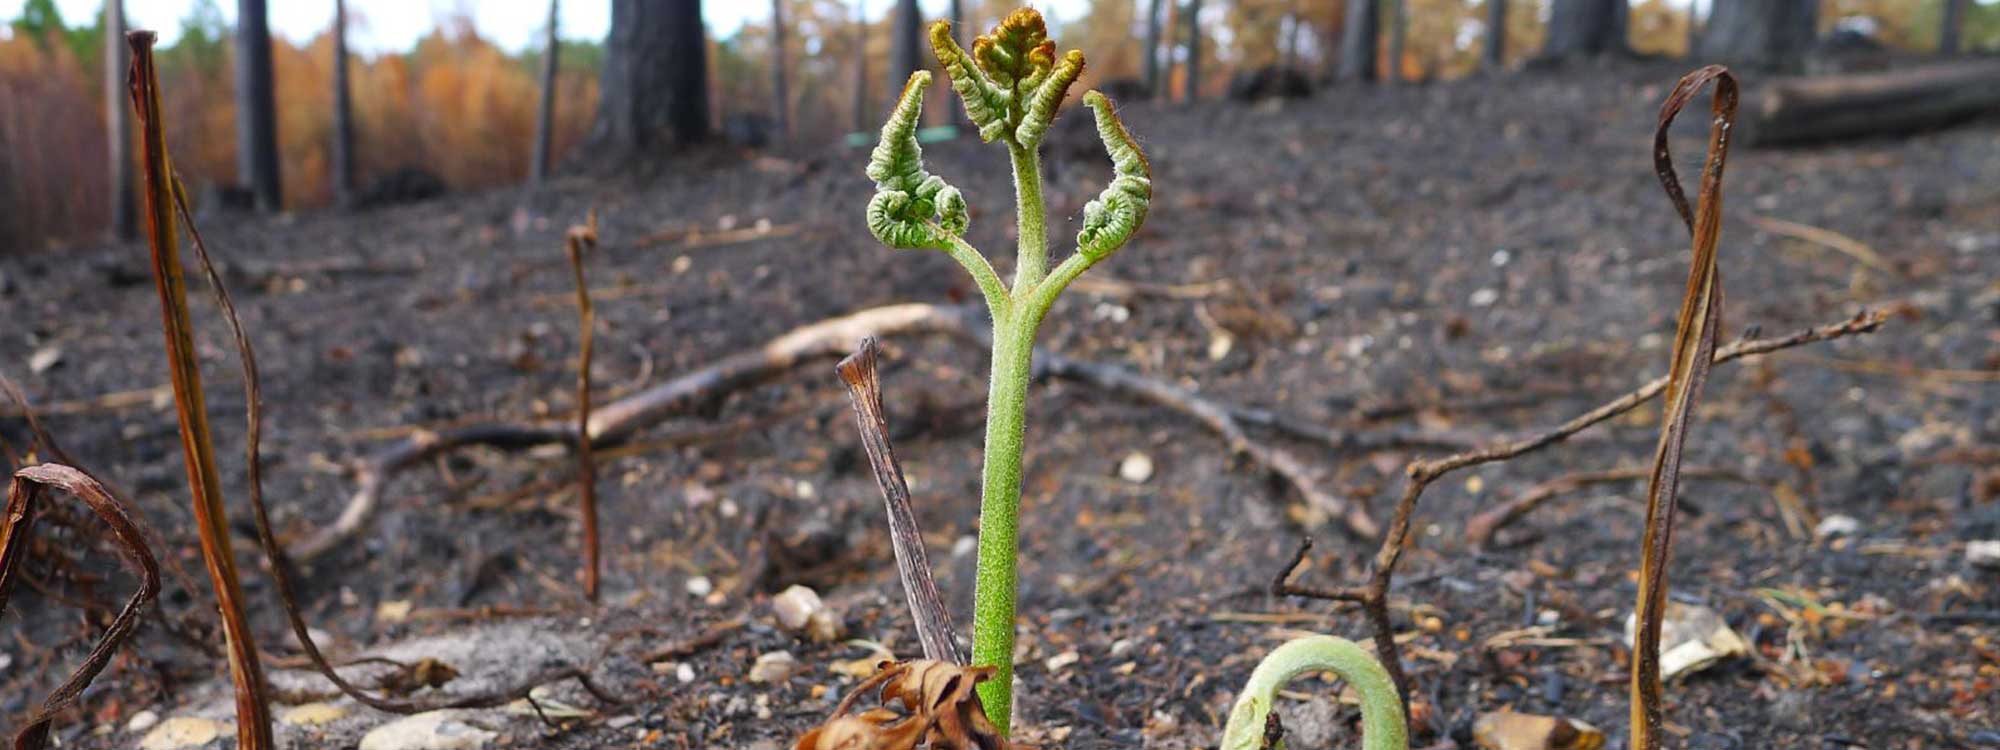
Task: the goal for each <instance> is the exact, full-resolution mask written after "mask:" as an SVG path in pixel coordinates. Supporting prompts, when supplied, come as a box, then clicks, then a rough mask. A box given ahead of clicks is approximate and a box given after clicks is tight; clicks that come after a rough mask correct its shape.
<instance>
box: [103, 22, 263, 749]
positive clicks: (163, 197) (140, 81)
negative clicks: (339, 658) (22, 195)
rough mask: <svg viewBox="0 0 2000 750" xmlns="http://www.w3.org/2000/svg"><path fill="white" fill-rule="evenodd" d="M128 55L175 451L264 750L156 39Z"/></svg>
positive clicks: (241, 705)
mask: <svg viewBox="0 0 2000 750" xmlns="http://www.w3.org/2000/svg"><path fill="white" fill-rule="evenodd" d="M126 39H127V43H128V44H129V45H130V46H131V49H132V67H131V71H132V72H131V76H130V84H131V89H132V106H133V108H134V109H135V110H137V111H138V114H139V121H140V124H141V129H142V134H143V135H142V139H141V154H142V156H141V164H142V166H143V170H144V174H145V193H146V230H147V239H148V241H149V243H150V244H151V246H152V251H153V281H154V286H155V287H156V288H157V289H158V290H159V293H160V322H161V325H162V327H163V328H164V330H165V334H166V346H167V365H168V370H169V371H170V372H171V374H172V376H173V387H174V405H175V408H176V410H177V411H178V413H179V417H180V439H181V452H182V455H183V458H184V462H185V463H186V465H187V477H188V489H189V492H190V494H191V495H192V500H193V503H194V516H195V525H196V527H197V529H198V530H199V533H200V537H201V552H202V560H203V562H204V563H205V564H206V565H207V568H208V577H209V581H210V582H211V583H212V584H213V585H214V588H215V599H216V607H217V609H219V610H220V611H221V613H222V629H223V635H224V637H225V638H226V639H227V647H228V648H227V650H228V654H229V674H230V679H231V680H232V681H233V682H234V684H235V689H236V733H237V747H239V748H242V750H267V748H270V747H272V743H271V712H270V706H269V705H268V703H267V701H266V699H265V695H264V674H263V669H262V668H261V667H260V666H259V665H258V663H257V644H256V642H255V641H254V639H253V637H252V636H251V634H250V623H249V618H248V616H247V613H246V612H245V610H244V606H243V590H242V587H241V586H240V585H238V583H237V575H236V558H235V555H234V554H233V553H232V552H231V551H230V546H229V520H228V517H227V514H226V511H225V509H224V506H223V502H222V488H221V480H220V478H219V477H218V475H217V473H216V469H215V442H214V440H213V438H212V437H211V436H210V434H209V429H208V409H207V406H206V404H205V403H204V399H203V395H202V389H201V367H200V362H199V360H198V358H197V356H198V355H197V354H196V353H195V348H194V323H193V321H192V319H191V318H190V316H189V315H188V306H187V284H186V279H185V278H184V276H183V275H182V272H181V259H180V237H179V235H178V233H177V232H176V231H175V226H174V188H173V164H172V161H171V160H170V158H169V157H168V155H167V137H166V128H165V123H162V122H161V121H160V118H161V112H162V110H161V106H160V89H159V78H158V76H157V75H156V73H155V71H154V68H153V41H154V35H153V33H152V32H148V31H136V32H133V33H131V34H127V35H126Z"/></svg>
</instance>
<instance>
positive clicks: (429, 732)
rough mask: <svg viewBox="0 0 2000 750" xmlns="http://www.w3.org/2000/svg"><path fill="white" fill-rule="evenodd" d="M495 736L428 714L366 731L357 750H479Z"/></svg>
mask: <svg viewBox="0 0 2000 750" xmlns="http://www.w3.org/2000/svg"><path fill="white" fill-rule="evenodd" d="M498 736H500V735H499V734H497V733H494V732H488V731H486V730H484V729H480V728H478V727H475V726H472V725H470V724H466V723H465V722H462V721H459V720H457V719H454V718H452V716H451V714H450V712H446V711H432V712H430V713H422V714H417V715H415V716H406V717H403V718H401V719H397V720H395V721H392V722H389V723H387V724H383V725H382V726H379V727H376V728H374V729H371V730H368V734H366V735H363V736H362V737H361V750H480V748H484V747H486V746H487V745H489V744H491V743H492V742H493V740H494V738H496V737H498Z"/></svg>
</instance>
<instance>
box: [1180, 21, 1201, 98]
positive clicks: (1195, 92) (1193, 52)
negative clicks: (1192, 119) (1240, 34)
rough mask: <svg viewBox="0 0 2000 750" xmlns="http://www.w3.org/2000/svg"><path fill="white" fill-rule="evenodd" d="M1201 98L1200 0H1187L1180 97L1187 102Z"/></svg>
mask: <svg viewBox="0 0 2000 750" xmlns="http://www.w3.org/2000/svg"><path fill="white" fill-rule="evenodd" d="M1200 98H1201V0H1188V11H1187V80H1185V81H1183V82H1182V85H1181V99H1182V100H1184V101H1186V102H1187V103H1189V104H1193V103H1195V101H1196V100H1198V99H1200Z"/></svg>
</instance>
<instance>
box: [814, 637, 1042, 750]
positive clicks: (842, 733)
mask: <svg viewBox="0 0 2000 750" xmlns="http://www.w3.org/2000/svg"><path fill="white" fill-rule="evenodd" d="M993 673H994V669H993V668H992V667H967V666H962V665H958V664H949V663H946V662H941V661H935V660H931V659H917V660H913V661H884V662H882V663H881V664H880V665H879V666H877V667H876V669H875V674H874V675H872V676H870V677H869V678H868V679H866V680H863V681H862V682H861V684H859V685H856V686H854V690H853V691H852V692H850V693H848V694H847V697H846V698H844V699H842V700H841V701H840V705H838V706H835V707H834V709H833V714H832V715H831V716H828V717H827V720H826V722H825V723H823V724H821V725H819V726H817V727H814V728H813V729H812V730H811V731H808V732H806V733H805V734H804V735H803V736H801V737H799V739H798V741H797V742H795V743H793V744H792V748H793V750H915V749H916V748H919V747H927V748H950V749H952V750H1006V748H1009V747H1011V745H1009V744H1008V742H1007V740H1006V739H1005V738H1003V737H1001V736H1000V733H999V730H997V729H996V728H995V727H994V726H993V722H992V721H990V720H988V719H987V718H986V710H985V709H984V708H983V707H981V706H980V704H979V694H978V692H977V691H976V690H975V688H976V687H978V685H979V683H981V682H985V681H986V680H989V679H992V677H993ZM878 688H879V689H880V691H881V692H880V694H879V697H880V699H881V703H882V705H881V706H880V707H877V708H870V709H866V710H863V711H860V712H858V713H857V712H855V710H854V707H855V704H856V703H858V702H859V701H860V700H861V698H863V697H865V696H866V695H867V694H868V693H870V692H872V691H875V690H877V689H878ZM891 706H896V707H898V708H899V709H900V710H896V709H892V708H891Z"/></svg>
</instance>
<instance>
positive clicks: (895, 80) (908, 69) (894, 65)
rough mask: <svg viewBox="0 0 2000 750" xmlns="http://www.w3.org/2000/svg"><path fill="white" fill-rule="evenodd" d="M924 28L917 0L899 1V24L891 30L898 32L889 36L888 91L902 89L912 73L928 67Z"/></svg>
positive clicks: (897, 4)
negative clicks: (924, 51)
mask: <svg viewBox="0 0 2000 750" xmlns="http://www.w3.org/2000/svg"><path fill="white" fill-rule="evenodd" d="M923 27H924V20H923V11H921V10H918V9H917V0H897V1H896V19H895V26H894V27H892V31H890V32H889V33H891V34H893V35H894V36H891V37H890V38H889V88H887V89H883V90H884V91H902V90H903V84H906V83H908V82H909V81H910V74H911V73H914V72H916V71H918V70H920V69H922V68H923V67H924V63H923V58H922V57H921V56H920V55H922V54H923V49H924V48H923V36H924V33H923Z"/></svg>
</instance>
